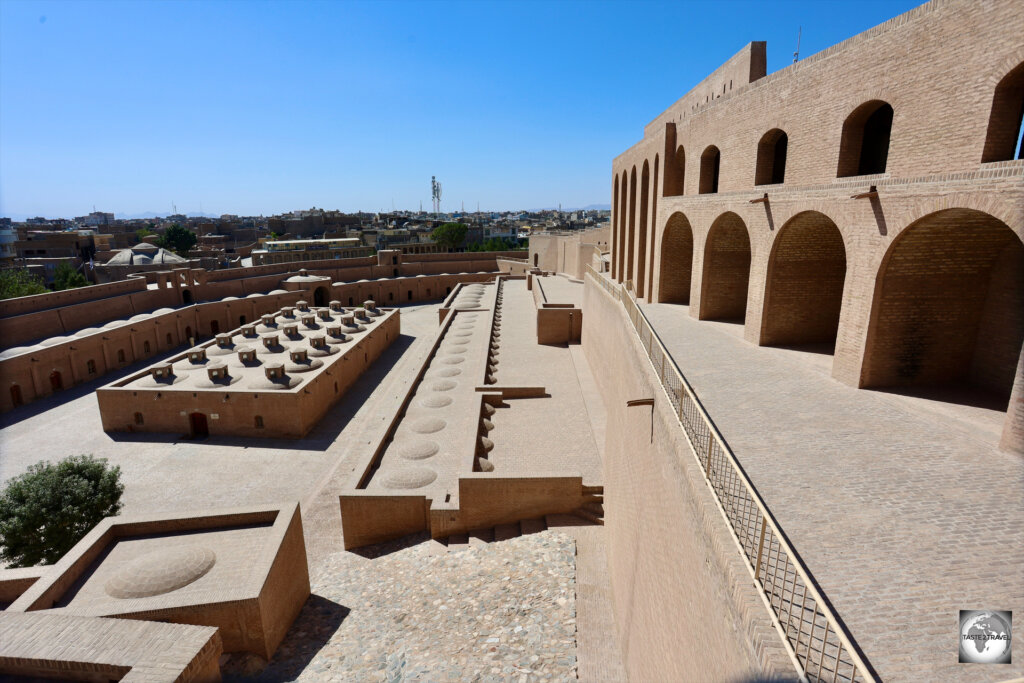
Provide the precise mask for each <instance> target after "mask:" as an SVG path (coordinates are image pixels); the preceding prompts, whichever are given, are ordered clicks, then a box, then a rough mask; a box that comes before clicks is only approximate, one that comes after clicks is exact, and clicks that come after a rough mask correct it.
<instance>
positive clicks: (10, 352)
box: [0, 346, 39, 359]
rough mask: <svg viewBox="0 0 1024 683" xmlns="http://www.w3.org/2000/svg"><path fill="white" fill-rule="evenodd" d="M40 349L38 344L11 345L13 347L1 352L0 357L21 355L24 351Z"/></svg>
mask: <svg viewBox="0 0 1024 683" xmlns="http://www.w3.org/2000/svg"><path fill="white" fill-rule="evenodd" d="M38 350H39V347H38V346H14V347H11V348H9V349H7V350H6V351H2V352H0V359H3V358H13V357H14V356H20V355H21V354H23V353H28V352H30V351H38Z"/></svg>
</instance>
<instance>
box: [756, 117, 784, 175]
mask: <svg viewBox="0 0 1024 683" xmlns="http://www.w3.org/2000/svg"><path fill="white" fill-rule="evenodd" d="M788 148H789V136H788V135H786V132H785V131H783V130H780V129H778V128H772V129H771V130H770V131H768V132H767V133H765V134H764V135H763V136H762V137H761V141H760V142H758V143H757V167H756V170H755V171H754V184H755V185H778V184H780V183H782V182H784V181H785V178H786V152H787V150H788Z"/></svg>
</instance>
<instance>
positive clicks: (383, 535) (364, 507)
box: [340, 490, 430, 550]
mask: <svg viewBox="0 0 1024 683" xmlns="http://www.w3.org/2000/svg"><path fill="white" fill-rule="evenodd" d="M340 504H341V529H342V536H343V542H344V546H345V550H351V549H352V548H360V547H362V546H364V545H371V544H373V543H382V542H384V541H389V540H391V539H393V538H401V537H402V536H405V535H408V534H413V533H416V532H417V531H423V530H425V529H426V528H427V506H428V505H430V503H429V501H428V500H427V499H426V498H424V497H423V496H418V495H415V494H411V495H401V494H395V495H380V494H371V493H367V492H366V491H359V490H350V491H346V492H345V493H344V494H342V495H341V496H340Z"/></svg>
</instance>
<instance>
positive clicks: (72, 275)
mask: <svg viewBox="0 0 1024 683" xmlns="http://www.w3.org/2000/svg"><path fill="white" fill-rule="evenodd" d="M88 284H89V281H88V280H86V279H85V276H84V275H82V274H81V273H79V272H78V271H77V270H76V269H75V267H74V266H73V265H71V264H70V263H68V262H67V261H61V262H60V263H59V264H57V270H55V271H54V273H53V288H54V289H56V290H61V289H76V288H78V287H85V286H86V285H88Z"/></svg>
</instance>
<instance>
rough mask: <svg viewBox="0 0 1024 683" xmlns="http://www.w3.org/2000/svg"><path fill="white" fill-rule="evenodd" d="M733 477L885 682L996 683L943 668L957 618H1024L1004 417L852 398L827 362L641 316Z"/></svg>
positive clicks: (1017, 518)
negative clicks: (743, 477)
mask: <svg viewBox="0 0 1024 683" xmlns="http://www.w3.org/2000/svg"><path fill="white" fill-rule="evenodd" d="M641 309H642V310H643V311H644V313H645V314H646V316H647V317H648V319H649V320H650V322H651V324H652V325H653V326H654V328H655V330H656V331H657V333H658V335H659V336H660V337H661V340H662V343H663V344H664V345H665V346H666V348H667V349H668V350H669V352H670V353H671V354H672V356H673V358H674V359H675V361H676V364H677V365H678V366H679V368H680V369H681V370H682V372H683V373H684V374H685V375H686V377H687V379H688V380H689V381H690V383H691V385H692V386H693V388H694V390H695V391H696V393H697V395H698V397H699V398H700V400H701V402H702V403H703V404H704V407H705V409H706V410H707V411H708V413H709V414H710V415H711V418H712V419H713V420H714V421H715V424H716V425H717V427H718V429H719V430H720V431H721V433H722V435H723V436H724V437H725V439H726V441H727V442H728V443H729V445H730V447H731V448H732V450H733V452H734V453H735V454H736V457H737V458H738V460H739V462H740V464H741V465H742V466H743V468H744V469H745V470H746V472H747V475H748V476H749V477H750V479H751V481H752V482H753V483H754V485H755V486H756V487H757V489H758V491H759V493H760V494H761V496H762V497H763V498H764V500H765V502H766V503H767V505H768V508H769V509H770V510H771V511H772V512H773V514H774V515H775V517H776V519H777V520H778V522H779V524H780V526H781V528H782V529H783V530H784V531H785V533H786V534H787V535H788V536H789V539H790V541H791V542H792V544H793V546H794V548H795V549H796V550H797V552H799V553H800V555H801V556H802V558H803V560H804V562H805V563H806V565H807V567H808V568H809V569H810V571H811V572H812V574H813V575H814V578H815V579H816V580H817V582H818V583H819V585H820V586H821V588H822V592H823V593H824V595H825V596H827V598H828V599H829V600H830V601H831V602H832V605H833V606H834V608H835V610H836V612H837V613H838V615H839V617H840V618H842V619H843V620H844V621H845V622H846V624H847V627H848V628H849V630H850V632H851V633H852V634H853V636H854V638H855V639H856V640H857V643H858V644H859V645H860V647H861V648H862V650H863V651H864V654H865V655H866V656H867V659H868V660H869V661H870V662H871V664H872V665H873V666H874V668H875V669H876V671H877V673H878V674H879V676H880V677H881V678H882V680H886V681H923V680H944V681H968V680H970V681H977V680H992V681H1004V680H1007V679H1012V678H1014V677H1017V676H1024V657H1022V658H1015V659H1014V663H1013V664H1012V665H1004V666H999V667H998V668H997V667H988V668H985V669H984V670H982V669H980V668H979V667H978V666H976V665H975V666H972V665H962V664H958V663H957V647H958V640H957V628H958V610H961V609H992V610H1014V611H1017V610H1022V611H1024V460H1022V459H1021V458H1020V456H1018V455H1013V454H1010V453H1005V452H1001V451H999V450H998V449H997V448H996V445H997V443H998V440H999V427H1000V426H1001V424H1002V420H1003V417H1004V413H1002V412H999V411H993V410H988V409H985V408H979V407H971V406H964V405H953V404H950V403H945V402H939V401H933V400H928V399H924V398H920V397H911V396H903V395H897V394H893V393H886V392H880V391H868V390H863V389H860V390H858V389H854V388H852V387H849V386H846V385H843V384H840V383H839V382H837V381H836V380H834V379H832V378H831V376H830V375H829V370H830V366H831V356H830V355H827V354H822V353H809V352H801V351H793V350H787V349H779V348H767V347H757V346H754V345H751V344H749V343H748V342H746V341H744V340H743V338H742V327H741V326H740V325H735V324H729V323H716V322H707V321H697V320H695V319H694V318H691V317H690V315H689V310H688V308H687V307H686V306H678V305H671V304H641Z"/></svg>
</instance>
